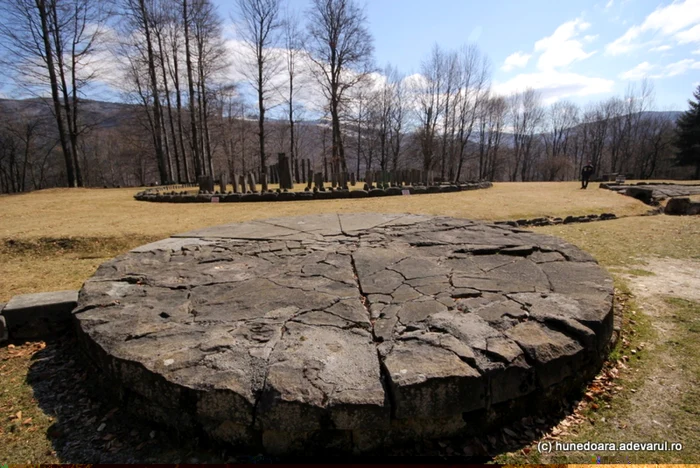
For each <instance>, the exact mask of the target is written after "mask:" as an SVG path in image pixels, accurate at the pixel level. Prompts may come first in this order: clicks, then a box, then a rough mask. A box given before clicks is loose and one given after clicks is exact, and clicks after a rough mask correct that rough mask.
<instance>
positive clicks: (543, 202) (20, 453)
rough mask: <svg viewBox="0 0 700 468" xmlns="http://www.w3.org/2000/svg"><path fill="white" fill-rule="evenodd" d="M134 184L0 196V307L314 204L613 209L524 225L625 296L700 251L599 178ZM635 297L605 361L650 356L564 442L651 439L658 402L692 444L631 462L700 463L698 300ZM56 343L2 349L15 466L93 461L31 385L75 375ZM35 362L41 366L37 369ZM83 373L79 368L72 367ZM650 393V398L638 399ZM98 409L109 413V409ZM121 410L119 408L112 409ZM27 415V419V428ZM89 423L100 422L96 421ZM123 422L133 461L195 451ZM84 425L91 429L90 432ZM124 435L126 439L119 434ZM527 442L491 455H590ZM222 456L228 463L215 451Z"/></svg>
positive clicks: (518, 458)
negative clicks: (142, 195)
mask: <svg viewBox="0 0 700 468" xmlns="http://www.w3.org/2000/svg"><path fill="white" fill-rule="evenodd" d="M136 191H137V190H136V189H107V190H103V189H53V190H44V191H39V192H35V193H29V194H22V195H13V196H0V302H4V301H7V300H8V299H9V298H10V297H11V296H13V295H16V294H21V293H27V292H36V291H49V290H60V289H77V288H79V287H80V286H81V284H82V283H83V281H85V279H87V278H89V277H90V276H91V275H92V274H93V272H94V271H95V269H96V268H97V266H98V265H99V264H101V263H102V262H104V261H106V260H108V259H110V258H112V257H114V256H116V255H118V254H120V253H123V252H125V251H127V250H129V249H131V248H133V247H135V246H137V245H141V244H144V243H147V242H150V241H154V240H157V239H161V238H164V237H167V236H169V235H171V234H173V233H177V232H183V231H187V230H190V229H194V228H199V227H205V226H212V225H217V224H225V223H231V222H237V221H246V220H253V219H263V218H270V217H278V216H295V215H303V214H312V213H329V212H343V213H347V212H365V211H372V212H385V213H406V212H407V213H418V214H435V215H448V216H455V217H461V218H470V219H477V220H507V219H520V218H534V217H541V216H560V217H563V216H567V215H584V214H593V213H595V214H600V213H604V212H612V213H615V214H616V215H617V216H618V217H622V218H621V219H617V220H612V221H604V222H594V223H585V224H569V225H557V226H548V227H542V228H533V230H535V231H537V232H541V233H546V234H551V235H556V236H559V237H562V238H564V239H566V240H567V241H569V242H572V243H573V244H575V245H578V246H579V247H581V248H583V249H584V250H586V251H588V252H590V253H591V254H593V255H594V256H595V257H596V258H597V259H598V260H599V262H600V263H601V264H602V265H603V266H605V267H606V268H607V269H608V270H609V271H611V273H612V274H613V276H614V277H615V280H616V285H617V286H618V288H619V289H621V290H623V291H626V293H628V294H631V293H630V292H629V291H627V286H628V282H630V281H632V280H631V279H630V278H643V279H646V280H653V279H654V277H655V273H654V268H655V266H654V264H652V263H653V260H654V259H664V258H668V259H678V261H680V262H686V263H688V262H690V263H688V264H691V265H695V264H696V263H693V262H698V260H700V217H698V216H695V217H673V216H665V215H657V216H642V215H644V214H646V213H647V212H648V211H649V208H650V207H648V206H646V205H644V204H643V203H641V202H639V201H637V200H635V199H632V198H630V197H626V196H622V195H618V194H617V193H614V192H612V191H609V190H601V189H598V188H597V184H596V185H595V186H593V185H592V186H589V188H588V190H580V189H579V184H578V183H576V182H563V183H497V184H494V187H493V188H491V189H488V190H478V191H469V192H459V193H450V194H433V195H421V196H411V197H386V198H381V199H377V198H373V199H359V200H328V201H307V202H284V203H282V202H279V203H233V204H211V205H209V204H162V203H147V202H137V201H135V200H134V199H133V195H134V193H135V192H136ZM650 262H651V263H650ZM698 264H699V265H700V263H698ZM635 301H636V302H635ZM645 301H646V302H645ZM645 305H646V306H647V307H648V308H649V307H651V306H650V305H649V301H648V300H647V299H644V300H642V299H640V298H637V299H631V300H630V301H629V302H627V303H626V305H625V307H626V310H627V312H628V313H629V312H630V311H631V310H635V313H636V314H637V315H636V317H635V319H634V320H631V321H630V320H627V321H626V324H625V333H626V337H627V345H626V348H622V347H621V348H618V349H617V350H616V351H615V353H616V354H615V356H622V355H623V354H624V353H625V352H627V353H628V354H629V349H627V348H629V347H638V346H639V344H640V343H641V344H642V346H644V345H646V346H647V347H648V348H653V349H656V350H657V354H654V355H652V354H650V353H646V352H639V353H638V354H637V356H636V358H635V359H634V360H633V361H630V362H629V363H628V364H629V365H628V366H627V367H628V371H622V372H621V375H620V377H619V378H618V384H619V386H620V387H623V388H625V389H639V391H638V392H632V391H631V390H630V391H627V390H625V391H621V392H620V393H619V394H617V395H616V396H614V397H613V398H612V399H611V400H609V401H607V400H606V402H605V404H606V405H607V406H606V407H605V408H604V409H601V410H600V411H598V412H595V411H591V410H590V407H589V409H588V410H587V411H588V412H587V413H586V417H585V418H584V419H583V422H582V423H580V424H579V427H578V429H577V430H576V431H570V432H569V433H565V435H563V436H562V440H574V441H579V440H582V439H585V438H586V437H588V438H589V440H590V439H591V438H593V439H596V440H600V441H606V440H619V439H620V438H621V437H622V438H623V439H624V434H625V431H623V430H622V429H621V427H622V423H618V422H616V423H615V424H609V423H606V421H608V422H609V421H622V420H624V421H627V422H626V423H625V424H629V428H630V429H629V430H633V432H630V434H631V435H630V437H637V438H644V437H660V435H659V434H661V435H663V434H664V433H665V432H664V431H660V430H659V428H658V427H656V426H654V425H653V424H652V425H651V426H649V425H648V424H646V422H644V421H642V419H644V418H645V417H644V416H643V414H644V413H643V412H642V411H641V410H639V408H640V407H641V408H647V409H649V408H651V409H650V410H653V408H654V407H656V408H657V410H658V411H661V410H664V411H666V413H668V414H669V415H670V416H669V418H671V422H670V423H669V424H673V428H674V429H673V431H672V430H671V429H666V433H672V434H674V436H677V437H678V438H679V440H682V441H683V442H684V444H685V445H686V447H688V449H689V450H688V451H686V452H683V453H680V454H679V453H672V454H669V453H665V454H661V455H659V454H655V453H646V454H644V453H642V454H639V456H636V457H634V461H637V462H643V463H654V462H658V461H664V462H696V463H697V462H700V455H697V454H696V453H693V452H691V451H690V450H693V449H700V446H699V445H698V436H697V432H694V431H695V429H696V428H697V420H698V419H697V417H698V415H699V414H700V399H699V398H698V394H697V391H691V390H692V389H693V388H695V389H696V388H697V385H698V384H699V383H700V374H698V372H699V369H700V368H699V367H698V364H697V363H698V362H700V340H698V339H697V337H698V335H697V333H698V330H700V328H698V316H699V315H700V308H699V306H698V303H697V302H693V301H689V300H686V299H681V298H678V297H673V296H671V297H669V298H667V299H664V300H663V301H661V302H659V303H658V304H657V303H654V307H655V308H656V309H654V310H657V309H658V308H662V309H663V310H664V311H665V314H664V315H658V314H657V315H654V314H651V313H647V312H643V310H647V309H644V307H645ZM659 330H664V331H663V332H661V331H659ZM61 346H64V347H65V348H66V349H72V345H71V344H70V343H68V344H65V345H52V344H50V345H49V348H48V349H43V348H42V347H41V344H28V345H22V344H17V347H16V348H14V349H10V348H8V347H6V346H0V378H2V379H3V382H5V387H4V388H0V463H2V462H4V461H5V460H8V461H10V462H14V463H18V462H21V463H25V462H43V463H47V462H93V461H95V460H93V459H86V458H85V457H88V458H89V457H90V456H92V455H85V453H88V452H71V451H70V450H67V449H61V448H57V446H56V442H55V441H56V440H59V439H57V436H56V435H55V434H54V433H53V432H52V431H55V430H56V429H55V427H56V419H59V420H60V419H61V418H63V419H67V418H70V416H66V414H65V412H64V413H61V412H60V411H58V412H57V411H50V410H47V408H45V407H44V406H45V404H42V399H41V398H38V397H37V394H36V392H37V391H39V390H38V389H39V388H40V386H38V385H37V383H36V379H39V380H41V379H42V378H48V377H47V376H49V375H53V376H54V377H52V379H53V380H50V381H51V382H57V384H56V385H58V386H59V387H60V388H59V389H58V390H56V389H51V390H50V393H54V392H58V391H59V390H60V391H62V392H64V393H66V394H70V393H71V392H72V390H67V389H64V388H63V387H62V385H63V382H64V381H66V380H72V379H74V378H75V377H71V376H72V375H73V374H71V372H73V373H75V372H78V374H80V372H79V370H77V371H76V370H75V369H74V368H72V367H71V366H75V364H74V363H73V359H72V358H71V357H70V356H71V355H70V354H62V353H63V351H61V350H62V349H63V348H62V347H61ZM620 346H623V345H620ZM639 349H641V348H639ZM71 352H72V351H71ZM47 353H48V354H47ZM658 353H663V354H658ZM663 356H671V357H672V359H673V360H674V363H676V365H677V366H679V367H680V368H682V369H684V372H683V373H677V375H676V374H674V375H676V378H677V379H678V380H679V381H680V384H682V385H681V386H682V387H683V388H687V389H689V390H688V391H685V392H684V395H685V396H683V397H682V398H681V397H679V399H678V404H677V405H676V406H677V407H674V408H675V409H673V408H670V407H668V408H667V407H662V406H663V405H662V400H663V398H659V395H658V394H656V393H658V391H657V390H653V389H652V390H648V391H647V392H646V393H645V392H644V391H643V389H644V388H645V385H646V381H647V380H648V379H649V378H652V377H653V376H654V375H656V374H654V372H656V371H657V370H656V369H657V368H661V367H660V366H662V365H666V364H668V360H667V359H665V358H662V357H663ZM55 361H57V362H60V366H61V367H60V369H63V370H52V368H51V369H50V368H49V367H50V366H52V365H54V364H51V363H53V362H55ZM63 361H67V363H64V362H63ZM37 363H39V367H40V368H41V371H40V372H38V371H36V369H37V368H38V367H37ZM42 363H44V364H42ZM56 365H58V364H56ZM41 366H43V367H41ZM66 366H67V367H66ZM64 367H65V368H66V369H67V370H65V369H64ZM32 369H34V370H32ZM649 376H652V377H649ZM80 378H83V379H85V378H86V377H85V376H84V375H83V376H82V377H80ZM680 384H679V385H680ZM654 388H655V387H654ZM655 392H656V393H655ZM650 394H651V395H652V396H655V397H656V400H655V399H654V398H652V397H649V395H650ZM643 395H647V396H646V397H645V398H646V399H642V396H643ZM76 398H77V397H76ZM657 400H658V401H657ZM79 401H82V398H81V399H80V400H79ZM601 406H602V403H601ZM608 406H609V407H608ZM103 409H104V412H103V414H102V415H101V416H100V418H101V417H103V416H104V413H107V414H109V413H108V410H109V408H103ZM633 410H634V411H633ZM71 411H72V410H71ZM85 411H88V410H85ZM95 411H98V410H95ZM18 412H20V417H19V418H18V417H17V414H18ZM87 414H89V413H87ZM630 414H633V415H636V416H630ZM104 417H106V418H107V419H109V418H110V417H112V416H109V417H107V416H104ZM118 417H119V414H118V413H117V416H114V418H118ZM601 418H602V419H601ZM625 418H626V419H625ZM634 418H638V419H639V421H636V420H634ZM27 419H29V422H28V423H27V424H24V422H25V421H27ZM107 419H105V420H107ZM629 420H632V422H630V421H629ZM645 421H646V420H645ZM107 422H109V421H107ZM99 423H100V419H98V420H97V422H96V423H95V425H97V424H99ZM125 424H132V423H131V422H127V423H125ZM133 424H136V423H133ZM90 427H91V426H90ZM128 427H130V429H129V430H130V431H131V432H130V433H131V434H132V436H133V439H134V442H128V441H125V440H123V439H122V438H121V436H119V437H120V439H119V440H120V441H121V442H120V444H122V445H119V446H117V452H119V450H124V445H126V446H127V447H129V446H130V445H129V444H131V445H132V446H134V447H137V448H138V450H136V449H133V447H132V449H133V450H132V451H134V453H137V454H139V455H138V456H136V459H138V460H145V461H150V462H154V461H170V462H181V461H187V460H188V459H189V458H187V457H190V456H194V455H192V453H194V452H192V450H194V449H190V448H187V449H183V448H181V447H178V446H176V445H173V443H171V442H168V441H167V440H166V439H161V438H160V437H161V436H156V437H155V438H154V437H149V429H147V428H144V427H142V426H128ZM625 427H628V426H625ZM669 427H670V426H669ZM676 428H678V430H676ZM691 429H692V430H691ZM76 430H77V429H76ZM80 430H82V429H80ZM90 431H92V432H94V428H91V429H90ZM144 431H145V432H144ZM92 432H91V433H89V434H88V432H85V433H83V432H79V434H80V435H76V436H75V437H74V443H75V444H76V446H80V444H81V442H80V441H82V440H83V439H85V438H88V439H89V440H90V441H91V444H93V445H95V444H97V442H95V441H96V440H98V439H94V438H93V435H92ZM134 434H136V435H134ZM566 434H568V435H566ZM109 435H110V434H107V435H105V436H102V435H101V434H100V435H99V444H101V445H100V447H102V446H103V445H104V446H105V447H107V446H109V447H108V448H107V449H105V450H107V452H105V453H107V455H104V458H102V460H103V461H109V460H117V461H119V460H122V459H120V458H115V457H117V455H114V454H115V453H117V452H115V451H114V450H115V446H114V445H113V442H112V439H109V437H108V436H109ZM95 437H97V436H95ZM115 437H116V436H115ZM124 437H126V438H127V439H128V436H124ZM103 439H104V440H103ZM142 439H143V440H142ZM60 440H63V439H60ZM129 440H131V439H129ZM625 440H626V439H625ZM533 444H536V441H534V442H533ZM119 447H122V448H121V449H120V448H119ZM528 447H534V445H531V446H527V445H526V446H522V447H519V448H518V450H515V451H510V452H507V453H501V454H500V455H497V456H496V458H495V459H496V461H499V462H511V461H512V462H535V463H537V462H579V463H581V462H583V463H587V462H590V454H582V453H572V454H568V455H566V456H564V455H561V454H560V455H558V456H540V455H538V454H537V453H536V450H534V449H530V448H528ZM95 450H97V449H95ZM100 450H102V449H101V448H100ZM438 450H440V449H438ZM80 453H83V455H79V454H80ZM89 453H93V452H89ZM99 453H102V452H99ZM67 454H73V455H70V456H69V455H67ZM109 454H113V456H112V455H109ZM196 456H197V457H199V458H198V460H203V459H206V460H214V461H215V460H219V458H217V457H215V456H211V457H209V456H208V455H201V454H198V455H196ZM110 457H112V458H110ZM202 457H204V458H202ZM221 460H223V461H225V458H224V459H221Z"/></svg>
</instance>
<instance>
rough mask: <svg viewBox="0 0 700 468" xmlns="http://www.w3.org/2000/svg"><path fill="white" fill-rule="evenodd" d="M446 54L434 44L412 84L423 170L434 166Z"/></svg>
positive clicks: (442, 105)
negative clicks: (415, 80) (415, 81)
mask: <svg viewBox="0 0 700 468" xmlns="http://www.w3.org/2000/svg"><path fill="white" fill-rule="evenodd" d="M444 70H445V53H444V52H443V50H442V49H441V48H440V46H438V45H437V44H435V45H434V46H433V48H432V50H431V51H430V56H429V57H428V59H426V60H424V61H423V62H421V73H420V75H419V77H418V79H417V83H415V84H414V93H415V101H416V102H415V105H414V108H415V109H416V112H417V117H418V118H417V120H418V125H419V128H418V138H419V140H420V146H421V153H422V158H423V164H422V165H423V170H424V171H429V170H431V169H433V168H434V166H435V162H436V161H435V145H436V142H437V136H438V122H439V120H440V116H441V115H442V113H443V112H444V104H443V103H444V96H443V94H442V90H443V82H444V80H445V72H444Z"/></svg>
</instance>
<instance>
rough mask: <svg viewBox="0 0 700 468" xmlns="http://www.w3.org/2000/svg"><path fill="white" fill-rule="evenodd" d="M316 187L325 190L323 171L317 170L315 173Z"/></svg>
mask: <svg viewBox="0 0 700 468" xmlns="http://www.w3.org/2000/svg"><path fill="white" fill-rule="evenodd" d="M314 188H316V189H318V190H323V172H316V173H315V174H314Z"/></svg>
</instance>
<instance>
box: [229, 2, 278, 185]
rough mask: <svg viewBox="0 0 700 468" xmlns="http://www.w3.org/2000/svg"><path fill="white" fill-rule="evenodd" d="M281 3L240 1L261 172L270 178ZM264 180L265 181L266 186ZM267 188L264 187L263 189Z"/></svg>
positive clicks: (238, 3) (246, 70)
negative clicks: (270, 112) (268, 134)
mask: <svg viewBox="0 0 700 468" xmlns="http://www.w3.org/2000/svg"><path fill="white" fill-rule="evenodd" d="M280 3H281V2H280V0H237V5H238V10H239V15H240V17H241V19H242V20H243V24H242V28H241V32H242V38H243V41H244V43H245V44H246V46H247V49H248V53H249V54H250V55H249V56H247V57H246V58H248V60H246V61H247V62H248V63H246V65H247V67H246V68H245V69H244V70H245V73H246V74H247V75H248V77H249V81H250V83H251V85H252V86H253V89H254V90H255V92H256V93H257V98H258V138H259V144H260V169H261V172H262V174H263V176H264V177H266V176H267V162H266V157H265V111H266V104H267V99H268V95H269V93H270V92H271V91H272V90H271V81H272V79H273V78H274V77H275V75H276V74H277V72H279V68H280V61H279V58H278V57H276V56H275V55H274V50H273V49H272V47H273V46H274V45H275V44H276V43H277V40H278V37H277V30H278V29H279V28H280V27H281V26H282V22H281V21H280V17H279V16H280ZM264 183H265V178H263V184H264ZM264 189H266V187H263V190H264Z"/></svg>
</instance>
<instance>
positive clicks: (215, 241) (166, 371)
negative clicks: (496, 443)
mask: <svg viewBox="0 0 700 468" xmlns="http://www.w3.org/2000/svg"><path fill="white" fill-rule="evenodd" d="M612 301H613V285H612V280H611V278H610V277H609V275H608V274H607V273H606V272H605V271H604V270H603V269H602V268H601V267H599V266H598V264H597V263H596V262H595V260H594V259H593V258H592V257H591V256H590V255H588V254H587V253H585V252H583V251H581V250H580V249H578V248H576V247H574V246H572V245H571V244H568V243H566V242H564V241H562V240H560V239H557V238H555V237H549V236H544V235H539V234H534V233H531V232H528V231H524V230H521V229H518V228H514V227H510V226H505V225H491V224H483V223H477V222H473V221H469V220H462V219H454V218H446V217H428V216H417V215H386V214H338V215H337V214H323V215H316V216H306V217H296V218H279V219H268V220H263V221H252V222H247V223H241V224H230V225H225V226H216V227H212V228H207V229H201V230H197V231H192V232H188V233H185V234H181V235H177V236H174V237H172V238H169V239H165V240H162V241H159V242H155V243H152V244H148V245H145V246H142V247H139V248H136V249H134V250H132V251H131V252H129V253H127V254H125V255H122V256H120V257H117V258H115V259H113V260H111V261H109V262H106V263H104V264H103V265H101V266H100V267H99V269H98V270H97V272H96V273H95V275H94V276H93V277H92V278H91V279H89V280H88V281H87V282H86V283H85V284H84V286H83V288H82V289H81V291H80V298H79V303H78V307H77V308H76V309H75V311H74V315H75V318H76V320H77V323H78V329H79V331H80V333H79V334H80V336H81V339H82V341H83V343H84V344H85V346H86V347H87V348H88V351H89V354H90V356H91V357H93V358H94V359H95V360H96V361H97V363H98V365H99V366H100V367H101V369H102V370H103V371H104V372H105V373H106V375H107V376H108V377H109V378H110V381H111V382H112V383H113V385H112V388H111V389H110V390H115V391H116V393H117V395H118V396H119V397H120V398H122V399H123V405H124V406H125V407H126V408H127V409H128V410H130V411H131V412H133V413H135V414H138V415H140V416H143V417H145V418H148V419H150V420H152V421H155V422H158V423H161V424H164V425H167V426H170V427H172V428H174V429H176V430H177V431H178V432H180V433H183V432H184V433H189V432H192V433H198V432H200V433H201V432H204V433H206V434H208V436H209V437H211V438H213V439H216V440H219V441H223V442H227V443H231V444H237V445H239V444H240V445H244V446H246V447H251V448H254V449H256V450H257V449H263V450H265V451H267V452H268V453H276V454H285V453H295V452H302V451H303V452H304V453H319V452H321V451H324V450H332V451H333V453H339V452H349V453H365V452H372V451H376V450H379V449H382V448H386V447H389V446H392V445H395V444H401V443H406V442H415V441H420V440H424V439H431V438H443V437H449V436H454V435H461V434H465V435H469V434H480V433H484V432H485V431H486V430H488V429H489V428H492V427H494V426H495V425H498V424H502V423H504V422H505V421H507V420H508V419H512V418H515V417H521V416H523V415H525V414H531V413H533V412H535V411H536V410H538V409H541V408H546V407H547V405H551V404H552V402H554V401H557V400H559V399H560V398H561V397H562V396H563V395H565V394H566V393H568V392H570V391H572V390H575V389H577V388H578V387H580V385H581V384H582V383H584V382H585V381H586V380H589V379H591V378H592V377H593V376H594V375H595V372H596V371H597V370H598V369H599V368H600V366H601V364H602V361H603V358H604V355H605V351H606V348H607V345H608V343H609V341H610V338H611V335H612V333H613V312H612Z"/></svg>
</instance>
